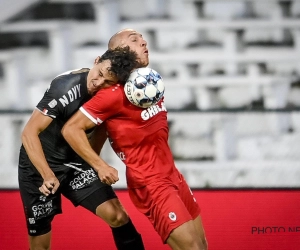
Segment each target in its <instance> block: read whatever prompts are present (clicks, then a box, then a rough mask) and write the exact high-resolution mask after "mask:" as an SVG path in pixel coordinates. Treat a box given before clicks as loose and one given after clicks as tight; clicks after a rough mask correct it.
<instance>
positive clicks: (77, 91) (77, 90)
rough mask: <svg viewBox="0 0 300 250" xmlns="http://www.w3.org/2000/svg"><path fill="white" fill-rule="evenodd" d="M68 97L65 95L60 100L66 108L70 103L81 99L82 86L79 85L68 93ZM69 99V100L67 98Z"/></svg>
mask: <svg viewBox="0 0 300 250" xmlns="http://www.w3.org/2000/svg"><path fill="white" fill-rule="evenodd" d="M67 93H68V95H63V96H62V97H61V98H59V101H60V103H61V104H62V105H63V106H64V107H65V106H66V105H68V104H69V103H70V102H73V101H74V100H76V99H78V98H79V97H81V95H80V84H77V85H76V86H74V87H73V88H72V89H70V90H69V91H68V92H67ZM67 97H69V98H67Z"/></svg>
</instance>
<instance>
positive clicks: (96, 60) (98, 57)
mask: <svg viewBox="0 0 300 250" xmlns="http://www.w3.org/2000/svg"><path fill="white" fill-rule="evenodd" d="M99 61H100V56H97V58H96V59H95V60H94V64H95V65H96V64H98V63H99Z"/></svg>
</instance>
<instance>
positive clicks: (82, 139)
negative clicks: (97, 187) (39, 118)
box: [62, 111, 119, 185]
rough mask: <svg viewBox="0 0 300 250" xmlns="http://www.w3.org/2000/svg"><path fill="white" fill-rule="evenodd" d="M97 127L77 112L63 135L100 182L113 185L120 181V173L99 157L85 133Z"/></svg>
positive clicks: (66, 126)
mask: <svg viewBox="0 0 300 250" xmlns="http://www.w3.org/2000/svg"><path fill="white" fill-rule="evenodd" d="M95 126H96V125H95V124H94V123H93V122H92V121H91V120H90V119H89V118H88V117H86V116H85V115H84V114H83V113H82V112H81V111H77V112H76V113H75V114H74V116H72V117H71V119H70V120H69V121H68V122H67V123H66V124H65V125H64V127H63V128H62V135H63V136H64V138H65V139H66V141H67V142H68V143H69V144H70V146H71V147H72V148H73V150H74V151H75V152H76V153H77V154H78V155H79V156H80V157H81V158H82V159H84V160H85V161H86V162H87V163H89V164H90V165H91V166H92V167H93V168H94V169H95V170H96V172H97V173H98V176H99V178H100V180H101V181H102V182H104V183H106V184H108V185H111V184H114V183H116V182H117V181H118V180H119V177H118V171H117V170H116V169H115V168H113V167H111V166H109V165H108V164H107V163H106V162H105V161H104V160H103V159H102V158H101V157H99V155H97V153H96V152H95V151H94V150H93V148H92V147H91V145H90V143H89V141H88V138H87V136H86V133H85V131H86V130H88V129H91V128H93V127H95Z"/></svg>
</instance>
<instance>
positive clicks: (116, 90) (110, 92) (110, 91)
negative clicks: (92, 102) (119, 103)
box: [97, 83, 124, 99]
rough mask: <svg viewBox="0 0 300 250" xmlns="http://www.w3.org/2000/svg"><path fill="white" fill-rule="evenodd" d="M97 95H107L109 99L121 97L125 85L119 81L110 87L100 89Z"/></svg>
mask: <svg viewBox="0 0 300 250" xmlns="http://www.w3.org/2000/svg"><path fill="white" fill-rule="evenodd" d="M97 95H101V96H105V97H106V98H108V99H114V98H121V96H123V95H124V86H123V85H122V84H119V83H117V84H114V85H112V86H110V87H107V88H104V89H101V90H99V91H98V92H97Z"/></svg>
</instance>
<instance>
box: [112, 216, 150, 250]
mask: <svg viewBox="0 0 300 250" xmlns="http://www.w3.org/2000/svg"><path fill="white" fill-rule="evenodd" d="M111 229H112V233H113V237H114V240H115V244H116V246H117V249H118V250H133V249H134V250H144V249H145V247H144V243H143V239H142V236H141V235H140V234H139V233H138V232H137V230H136V228H135V226H134V225H133V223H132V221H131V220H130V219H129V222H128V223H126V224H125V225H123V226H121V227H114V228H111Z"/></svg>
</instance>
